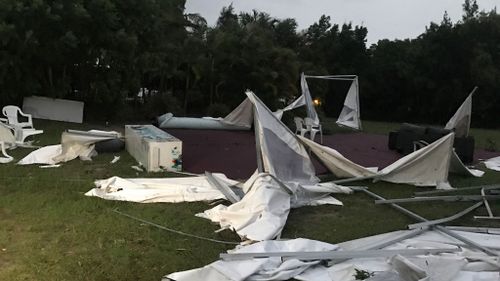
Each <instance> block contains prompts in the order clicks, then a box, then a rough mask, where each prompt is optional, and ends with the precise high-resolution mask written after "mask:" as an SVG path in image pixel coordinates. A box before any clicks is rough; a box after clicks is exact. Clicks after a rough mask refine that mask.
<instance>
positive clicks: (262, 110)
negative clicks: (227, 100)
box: [246, 91, 319, 184]
mask: <svg viewBox="0 0 500 281" xmlns="http://www.w3.org/2000/svg"><path fill="white" fill-rule="evenodd" d="M246 94H247V96H248V98H249V99H250V101H251V102H252V103H253V105H254V109H255V110H254V111H255V115H256V116H255V120H256V122H257V124H255V132H256V135H257V138H258V140H259V142H260V146H259V144H257V145H258V146H259V147H258V148H257V151H260V154H261V156H262V161H263V165H264V167H263V168H264V172H268V173H270V174H271V175H274V176H276V177H277V178H278V179H279V180H281V181H283V182H299V183H307V184H310V183H317V182H319V180H318V179H317V178H316V175H315V174H316V172H315V170H314V166H313V164H312V161H311V159H310V158H309V154H308V153H307V151H306V149H305V147H304V145H303V144H302V143H301V142H300V141H299V140H298V139H297V138H296V136H295V134H294V133H293V132H292V131H290V129H288V127H286V126H285V125H284V124H283V123H282V122H281V121H280V120H279V119H278V118H277V117H276V116H275V115H274V114H273V113H272V112H271V111H270V110H269V109H268V108H267V107H266V106H265V105H264V103H262V101H261V100H260V99H259V98H258V97H257V96H256V95H255V94H254V93H252V92H250V91H247V93H246Z"/></svg>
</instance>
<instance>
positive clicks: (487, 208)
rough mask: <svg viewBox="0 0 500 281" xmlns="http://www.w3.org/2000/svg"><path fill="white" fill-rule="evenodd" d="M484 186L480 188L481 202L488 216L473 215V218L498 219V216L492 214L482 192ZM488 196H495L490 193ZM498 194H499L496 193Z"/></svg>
mask: <svg viewBox="0 0 500 281" xmlns="http://www.w3.org/2000/svg"><path fill="white" fill-rule="evenodd" d="M484 190H485V189H484V188H482V189H481V196H482V197H483V203H484V206H485V207H486V211H487V212H488V216H474V218H475V219H489V220H500V217H495V216H494V215H493V212H492V211H491V208H490V203H488V200H486V199H487V196H488V195H486V194H485V192H484ZM490 196H495V195H490ZM497 196H500V195H497Z"/></svg>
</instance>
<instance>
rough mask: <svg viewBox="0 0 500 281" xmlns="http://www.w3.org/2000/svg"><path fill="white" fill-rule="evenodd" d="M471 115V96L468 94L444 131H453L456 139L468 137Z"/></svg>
mask: <svg viewBox="0 0 500 281" xmlns="http://www.w3.org/2000/svg"><path fill="white" fill-rule="evenodd" d="M471 115H472V94H470V95H469V96H468V97H467V98H466V99H465V101H464V102H463V103H462V105H461V106H460V107H459V108H458V110H457V112H455V115H453V117H451V119H450V120H449V121H448V123H446V126H445V127H444V128H445V129H448V130H454V131H455V135H456V136H457V137H466V136H468V135H469V128H470V120H471Z"/></svg>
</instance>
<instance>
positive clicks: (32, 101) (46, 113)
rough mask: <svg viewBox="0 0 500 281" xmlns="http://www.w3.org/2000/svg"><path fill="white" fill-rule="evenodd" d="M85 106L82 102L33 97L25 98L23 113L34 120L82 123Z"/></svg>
mask: <svg viewBox="0 0 500 281" xmlns="http://www.w3.org/2000/svg"><path fill="white" fill-rule="evenodd" d="M83 106H84V103H83V102H80V101H73V100H63V99H53V98H47V97H38V96H31V97H25V98H24V101H23V112H24V113H28V114H31V115H32V116H33V118H39V119H48V120H55V121H64V122H73V123H82V122H83Z"/></svg>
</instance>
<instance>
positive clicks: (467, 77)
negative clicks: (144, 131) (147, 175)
mask: <svg viewBox="0 0 500 281" xmlns="http://www.w3.org/2000/svg"><path fill="white" fill-rule="evenodd" d="M184 2H185V0H172V1H165V0H163V1H162V0H148V1H135V0H126V1H123V0H65V1H62V0H57V1H54V0H24V1H14V0H1V1H0V38H1V40H0V87H1V89H2V94H1V96H0V105H3V104H7V103H17V104H20V103H21V100H22V97H24V96H27V95H32V94H36V95H43V96H51V97H63V98H70V99H78V100H83V101H85V102H86V111H87V112H86V113H87V114H86V118H87V119H88V118H92V117H96V118H112V117H118V118H124V117H127V116H129V117H130V116H133V117H134V118H135V119H137V117H138V115H137V113H140V114H141V115H140V116H142V117H147V118H151V117H154V116H156V115H158V114H161V113H164V112H166V111H173V112H174V113H177V114H179V113H180V114H189V115H205V114H207V113H212V114H220V115H223V114H225V113H227V111H229V110H231V108H233V107H234V106H236V105H237V104H238V103H239V102H241V101H242V100H243V98H244V94H243V91H244V90H245V89H252V90H254V91H255V92H256V93H257V94H258V95H259V96H260V97H261V98H262V99H263V100H264V102H265V103H266V104H268V105H269V106H270V107H271V108H276V107H279V106H282V105H283V104H284V103H286V102H288V101H290V100H291V99H292V98H293V97H295V96H297V95H298V94H299V91H300V89H299V83H298V81H299V74H300V72H305V73H306V74H311V75H324V74H357V75H359V77H360V90H361V106H362V110H361V111H362V118H364V119H372V120H386V121H411V122H420V123H424V122H425V123H432V124H443V123H445V122H446V120H447V119H448V118H449V117H450V116H451V115H452V114H453V112H454V111H455V110H456V108H457V107H458V106H459V104H460V103H461V102H462V101H463V99H464V98H465V97H466V95H467V94H468V92H470V91H471V90H472V88H473V87H474V86H476V85H477V86H479V91H478V93H477V95H476V98H475V99H474V107H473V111H474V112H473V118H472V121H473V126H480V127H488V126H490V127H491V126H497V123H495V117H496V113H497V112H498V111H500V15H499V14H498V13H497V12H496V10H493V11H490V12H479V7H478V5H477V3H476V1H475V0H466V1H465V3H464V4H463V8H464V13H463V18H462V20H461V21H459V22H457V23H452V22H451V21H450V19H449V18H448V16H447V14H446V13H445V15H444V16H443V20H442V22H441V23H430V24H429V26H428V27H427V29H426V31H425V32H424V33H423V34H421V35H420V36H418V37H417V38H415V39H406V40H392V41H391V40H380V41H378V42H377V43H376V44H373V45H372V46H370V47H367V46H366V36H367V34H368V30H367V28H366V27H363V26H352V25H351V24H349V23H346V24H342V25H338V24H332V23H331V19H330V17H328V16H322V17H321V18H320V19H319V20H318V22H316V23H314V24H313V25H311V26H310V27H309V28H307V29H305V30H303V31H299V30H297V23H296V21H295V20H294V19H276V18H273V17H272V16H270V15H268V14H266V13H261V12H257V11H254V12H252V13H241V14H236V13H235V11H234V10H233V8H232V6H229V7H226V8H224V9H223V10H222V11H221V13H220V16H219V19H218V21H217V23H216V24H215V26H208V25H207V22H206V20H205V19H204V18H202V17H201V16H199V15H196V14H185V13H184V4H185V3H184ZM309 84H310V88H311V91H312V93H313V95H315V96H317V97H320V98H322V99H323V105H322V109H323V111H324V112H325V113H326V114H327V115H329V116H336V115H337V114H338V113H339V111H340V108H341V106H342V101H343V99H344V96H345V92H346V90H347V87H348V86H349V85H348V83H347V82H338V81H337V82H332V81H330V82H327V81H321V80H314V81H310V83H309ZM141 89H142V95H141V96H138V94H137V93H138V92H139V91H141ZM102 108H106V109H107V110H106V111H103V110H101V109H102ZM131 109H133V111H132V110H131ZM388 109H390V110H388Z"/></svg>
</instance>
